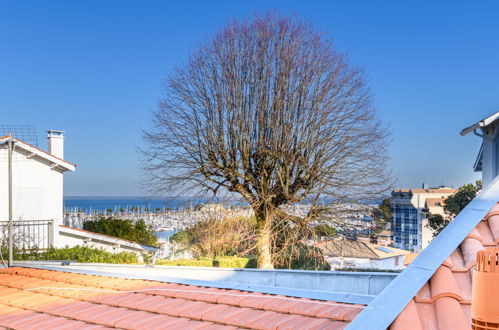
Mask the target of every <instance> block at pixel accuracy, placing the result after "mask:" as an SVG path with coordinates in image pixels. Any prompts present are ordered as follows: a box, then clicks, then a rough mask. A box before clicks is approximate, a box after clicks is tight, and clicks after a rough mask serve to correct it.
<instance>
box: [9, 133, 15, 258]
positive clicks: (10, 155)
mask: <svg viewBox="0 0 499 330" xmlns="http://www.w3.org/2000/svg"><path fill="white" fill-rule="evenodd" d="M7 143H8V146H9V156H8V158H9V165H8V167H9V192H8V195H9V226H8V231H9V232H8V235H9V240H8V244H9V258H8V266H9V267H12V263H13V262H12V259H13V255H14V253H13V245H14V244H13V240H12V235H13V233H12V218H13V217H12V152H13V150H14V141H13V140H12V135H10V139H9V141H8V142H7Z"/></svg>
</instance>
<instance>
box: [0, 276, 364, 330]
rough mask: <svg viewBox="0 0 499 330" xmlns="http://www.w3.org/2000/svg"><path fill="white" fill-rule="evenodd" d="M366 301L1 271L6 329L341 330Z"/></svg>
mask: <svg viewBox="0 0 499 330" xmlns="http://www.w3.org/2000/svg"><path fill="white" fill-rule="evenodd" d="M363 307H364V306H362V305H353V304H342V303H335V302H324V301H317V300H311V299H303V298H292V297H286V296H278V295H269V294H261V293H252V292H244V291H238V290H226V289H217V288H205V287H199V286H191V285H181V284H174V283H164V282H156V281H146V280H131V279H120V278H114V277H106V276H96V275H83V274H77V273H66V272H58V271H50V270H43V269H34V268H20V267H14V268H7V269H2V270H0V329H1V328H2V327H6V328H23V329H29V328H33V329H34V328H38V329H39V328H50V329H58V328H64V329H68V328H70V329H72V330H73V329H83V328H85V329H86V328H92V329H93V328H109V327H118V328H127V329H140V328H142V329H143V328H147V329H159V328H181V329H231V328H238V327H246V328H259V329H271V328H274V329H275V328H283V329H319V328H320V329H323V328H324V329H326V328H330V329H342V328H344V327H345V326H346V325H347V324H348V322H349V321H351V320H352V319H353V318H354V317H355V316H356V315H357V313H359V312H360V311H361V310H362V308H363Z"/></svg>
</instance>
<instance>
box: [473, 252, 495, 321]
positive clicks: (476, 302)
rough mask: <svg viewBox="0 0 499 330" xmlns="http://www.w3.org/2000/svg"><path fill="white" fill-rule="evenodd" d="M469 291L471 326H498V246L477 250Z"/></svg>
mask: <svg viewBox="0 0 499 330" xmlns="http://www.w3.org/2000/svg"><path fill="white" fill-rule="evenodd" d="M472 287H473V288H472V292H471V328H472V329H474V330H481V329H497V328H499V301H498V299H497V297H499V248H491V249H486V250H482V251H478V253H477V256H476V270H475V271H474V272H473V285H472Z"/></svg>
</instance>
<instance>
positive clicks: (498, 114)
mask: <svg viewBox="0 0 499 330" xmlns="http://www.w3.org/2000/svg"><path fill="white" fill-rule="evenodd" d="M497 119H499V111H498V112H496V113H494V114H493V115H490V116H488V117H487V118H484V119H482V120H480V121H479V122H478V123H475V124H473V125H471V126H469V127H466V128H465V129H463V130H462V131H461V135H466V134H468V133H471V132H473V131H474V130H476V129H477V128H482V127H486V126H489V125H490V124H492V123H493V122H495V121H496V120H497Z"/></svg>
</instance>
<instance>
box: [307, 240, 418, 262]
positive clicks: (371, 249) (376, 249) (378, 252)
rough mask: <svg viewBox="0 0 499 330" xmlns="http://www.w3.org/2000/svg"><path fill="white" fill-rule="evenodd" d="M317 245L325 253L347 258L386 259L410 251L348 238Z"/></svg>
mask: <svg viewBox="0 0 499 330" xmlns="http://www.w3.org/2000/svg"><path fill="white" fill-rule="evenodd" d="M317 247H318V248H320V249H321V250H322V252H323V253H324V254H325V255H329V256H334V257H347V258H369V259H384V258H389V257H395V256H400V255H404V254H409V253H410V252H409V251H406V250H401V249H396V248H392V247H386V246H383V245H378V244H372V243H364V242H359V241H352V240H348V239H341V240H334V241H326V242H319V243H318V244H317Z"/></svg>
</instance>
